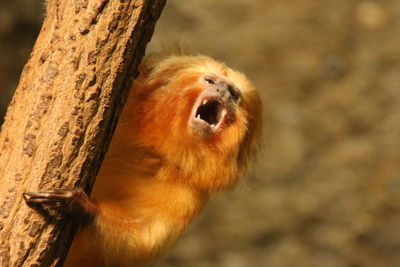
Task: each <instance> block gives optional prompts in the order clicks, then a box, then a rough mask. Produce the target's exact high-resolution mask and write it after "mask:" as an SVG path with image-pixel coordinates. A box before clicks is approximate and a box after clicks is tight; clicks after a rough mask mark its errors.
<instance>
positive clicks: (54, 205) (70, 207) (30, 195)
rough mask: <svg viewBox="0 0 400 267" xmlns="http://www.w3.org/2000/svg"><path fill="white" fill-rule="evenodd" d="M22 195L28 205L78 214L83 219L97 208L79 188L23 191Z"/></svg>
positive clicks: (91, 214)
mask: <svg viewBox="0 0 400 267" xmlns="http://www.w3.org/2000/svg"><path fill="white" fill-rule="evenodd" d="M23 196H24V199H25V201H26V203H27V204H28V205H30V206H35V207H40V208H42V209H43V208H46V209H47V210H48V209H53V210H57V211H59V212H61V213H70V214H73V215H78V217H80V218H84V219H85V220H88V219H91V218H93V217H94V216H95V215H96V214H97V213H98V210H99V208H98V205H97V203H95V202H93V201H91V200H90V199H89V197H88V196H87V194H86V193H85V192H84V191H82V190H79V189H54V190H50V191H38V192H25V193H23Z"/></svg>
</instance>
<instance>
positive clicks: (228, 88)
mask: <svg viewBox="0 0 400 267" xmlns="http://www.w3.org/2000/svg"><path fill="white" fill-rule="evenodd" d="M215 91H216V93H217V94H218V95H219V97H221V98H222V99H224V100H228V99H232V100H234V101H237V100H238V98H239V92H238V90H236V89H235V88H234V87H233V86H232V85H230V84H228V83H227V82H225V81H224V82H221V83H219V84H216V85H215Z"/></svg>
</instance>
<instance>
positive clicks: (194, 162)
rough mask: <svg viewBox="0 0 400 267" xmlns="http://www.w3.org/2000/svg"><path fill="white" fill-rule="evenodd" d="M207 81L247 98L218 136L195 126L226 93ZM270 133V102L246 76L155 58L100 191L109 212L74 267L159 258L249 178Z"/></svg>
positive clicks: (76, 253)
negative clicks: (211, 100)
mask: <svg viewBox="0 0 400 267" xmlns="http://www.w3.org/2000/svg"><path fill="white" fill-rule="evenodd" d="M205 74H211V75H214V76H212V77H216V78H215V79H220V80H221V81H223V82H222V85H221V86H225V85H226V84H229V85H232V86H234V88H237V89H238V90H239V92H240V101H237V102H233V100H231V98H232V95H231V98H229V100H227V102H226V110H227V112H228V115H227V116H226V117H224V118H225V120H224V123H222V124H221V126H220V127H219V128H218V130H217V131H216V132H213V133H211V134H208V133H205V132H204V131H203V130H201V129H202V128H201V127H203V126H201V127H200V128H199V129H200V130H199V129H198V128H196V127H197V126H196V127H195V128H190V127H189V126H188V124H189V119H190V116H191V112H192V110H193V107H194V105H195V103H196V101H197V99H198V98H199V95H200V94H201V93H202V92H203V91H205V89H207V88H211V89H210V91H211V92H214V91H215V90H214V89H215V88H217V87H215V86H216V85H215V86H214V85H207V84H206V83H205V82H204V79H203V80H201V79H202V77H203V76H204V75H205ZM199 79H200V80H199ZM213 82H214V81H213ZM207 86H210V87H207ZM213 86H214V87H213ZM218 86H219V85H218ZM218 88H219V87H218ZM230 88H231V87H230ZM202 123H203V122H202ZM203 124H204V123H203ZM203 124H202V125H203ZM193 129H195V130H193ZM207 129H208V128H207ZM260 129H261V103H260V99H259V97H258V94H257V92H256V91H255V90H254V89H253V87H252V85H251V84H250V82H249V81H248V80H247V79H246V77H245V76H244V75H243V74H241V73H239V72H237V71H234V70H231V69H230V68H228V67H226V66H225V65H224V64H222V63H219V62H217V61H214V60H212V59H210V58H208V57H205V56H182V55H179V56H178V55H177V56H175V55H170V56H149V57H147V58H146V59H145V60H144V62H143V63H142V64H141V66H140V75H139V77H138V78H137V79H136V80H135V82H134V84H133V89H132V91H131V94H130V96H129V98H128V100H127V103H126V105H125V108H124V111H123V113H122V115H121V118H120V122H119V124H118V127H117V129H116V132H115V134H114V138H113V141H112V143H111V145H110V149H109V151H108V153H107V155H106V158H105V160H104V163H103V165H102V168H101V170H100V173H99V175H98V177H97V180H96V184H95V186H94V189H93V194H92V197H93V199H95V200H96V201H97V203H98V205H99V207H100V213H99V214H98V215H97V216H96V217H95V219H94V221H93V222H92V223H91V224H89V225H88V226H86V227H85V228H84V229H83V230H81V231H80V232H79V233H78V235H77V237H76V238H75V240H74V243H73V246H72V248H71V251H70V253H69V255H68V258H67V261H66V266H69V265H70V266H72V265H75V266H76V265H77V264H78V265H81V264H82V263H83V262H84V263H85V266H102V265H111V266H132V265H140V264H143V263H146V262H148V261H151V260H153V259H155V258H157V257H158V256H159V255H161V254H162V253H163V252H164V251H166V250H167V249H168V248H169V247H170V246H171V245H172V244H174V242H175V241H176V239H177V238H178V237H179V235H180V233H181V231H182V230H183V229H184V228H185V227H186V226H187V225H188V223H190V221H191V220H192V219H193V218H194V217H195V216H196V215H197V214H198V213H199V212H200V210H201V209H202V207H203V204H204V202H205V201H206V200H207V198H208V196H209V194H210V193H213V192H217V191H221V190H225V189H228V188H230V187H231V186H232V185H234V184H235V182H236V181H237V180H238V179H239V178H240V177H242V176H244V174H245V173H246V171H247V169H248V167H249V165H250V164H251V162H252V159H253V154H254V149H255V147H256V143H257V138H258V137H259V134H260Z"/></svg>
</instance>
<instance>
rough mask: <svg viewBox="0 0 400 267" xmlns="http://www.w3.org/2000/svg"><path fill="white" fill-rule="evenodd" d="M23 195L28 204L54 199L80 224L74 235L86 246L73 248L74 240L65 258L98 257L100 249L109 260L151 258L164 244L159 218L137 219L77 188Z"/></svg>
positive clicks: (49, 202) (89, 259)
mask: <svg viewBox="0 0 400 267" xmlns="http://www.w3.org/2000/svg"><path fill="white" fill-rule="evenodd" d="M24 197H25V199H26V201H27V203H28V204H29V205H42V206H43V205H50V206H54V205H55V204H56V203H58V206H59V207H61V208H62V209H63V211H64V212H68V213H72V215H73V218H74V219H77V220H79V222H80V223H81V224H82V225H83V226H84V229H83V231H81V232H80V233H78V236H77V239H78V240H79V239H80V241H81V242H83V243H84V244H86V245H87V247H86V248H87V250H85V249H83V248H82V247H81V246H80V245H77V247H76V248H75V247H74V245H75V243H74V245H73V247H72V249H71V251H70V253H69V257H68V259H67V260H70V259H73V260H75V261H76V262H79V261H85V262H88V261H91V260H93V259H95V258H96V257H97V258H98V257H99V255H98V252H99V251H101V256H102V257H103V258H104V259H108V260H110V259H111V260H110V261H111V262H117V263H118V262H119V263H122V264H123V263H128V262H132V261H134V262H136V263H140V262H146V261H148V260H149V259H151V258H154V254H155V253H156V252H157V251H159V250H163V249H164V246H165V245H166V244H165V242H164V240H166V238H167V236H168V232H169V230H168V229H166V228H165V227H164V225H163V224H162V223H160V221H154V220H151V219H146V218H140V219H139V220H138V219H137V218H133V217H131V216H129V213H126V212H124V211H123V210H121V209H119V207H118V206H116V205H113V204H112V203H97V202H96V201H93V200H90V199H89V197H88V196H87V195H86V193H85V192H83V191H81V190H71V189H56V190H53V191H39V192H27V193H24ZM74 242H75V241H74ZM78 243H79V241H78ZM167 243H168V242H167ZM71 254H72V256H71ZM67 266H69V265H68V262H67ZM71 266H73V264H71Z"/></svg>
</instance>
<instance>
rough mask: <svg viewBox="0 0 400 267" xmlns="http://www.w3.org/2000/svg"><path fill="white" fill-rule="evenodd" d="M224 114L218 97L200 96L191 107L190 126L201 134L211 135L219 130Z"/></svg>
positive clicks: (223, 108) (223, 106) (223, 107)
mask: <svg viewBox="0 0 400 267" xmlns="http://www.w3.org/2000/svg"><path fill="white" fill-rule="evenodd" d="M226 114H227V111H226V109H225V105H224V103H223V101H222V100H220V99H219V98H218V97H215V96H209V97H207V96H205V97H201V96H200V97H199V99H198V100H197V102H196V104H195V105H194V107H193V111H192V116H191V120H190V126H191V127H192V129H194V130H197V131H200V132H201V133H205V134H212V133H215V132H217V131H218V129H220V128H221V126H222V125H223V123H224V121H225V118H226Z"/></svg>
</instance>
